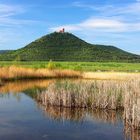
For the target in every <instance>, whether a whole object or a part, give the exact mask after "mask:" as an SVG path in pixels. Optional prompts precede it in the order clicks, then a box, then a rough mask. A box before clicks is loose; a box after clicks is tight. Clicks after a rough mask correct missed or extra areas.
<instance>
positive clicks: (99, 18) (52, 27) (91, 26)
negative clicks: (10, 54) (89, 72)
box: [0, 0, 140, 54]
mask: <svg viewBox="0 0 140 140" xmlns="http://www.w3.org/2000/svg"><path fill="white" fill-rule="evenodd" d="M62 27H65V28H66V30H67V31H68V32H71V33H73V34H75V35H77V36H79V37H80V38H82V39H84V40H86V41H87V42H90V43H94V44H106V45H108V44H109V45H115V46H117V47H119V48H121V49H124V50H126V51H129V52H133V53H137V54H140V45H139V44H140V0H22V1H19V0H0V50H4V49H18V48H21V47H24V46H25V45H26V44H28V43H30V42H31V41H33V40H35V39H37V38H38V37H41V36H43V35H45V34H48V33H51V32H53V31H57V30H59V29H60V28H62Z"/></svg>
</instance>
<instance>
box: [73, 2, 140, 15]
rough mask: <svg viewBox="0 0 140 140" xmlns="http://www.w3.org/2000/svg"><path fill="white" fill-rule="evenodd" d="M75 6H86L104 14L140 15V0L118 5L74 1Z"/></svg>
mask: <svg viewBox="0 0 140 140" xmlns="http://www.w3.org/2000/svg"><path fill="white" fill-rule="evenodd" d="M72 5H73V6H74V7H78V8H85V9H88V10H92V11H95V12H98V15H102V16H118V15H126V14H129V16H130V14H131V15H140V0H137V1H136V2H134V3H129V4H118V5H113V4H110V5H108V4H107V5H103V6H101V5H92V4H88V3H81V2H74V3H73V4H72Z"/></svg>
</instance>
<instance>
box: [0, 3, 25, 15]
mask: <svg viewBox="0 0 140 140" xmlns="http://www.w3.org/2000/svg"><path fill="white" fill-rule="evenodd" d="M22 12H24V8H23V7H22V6H19V5H7V4H0V17H9V16H12V15H16V14H19V13H22Z"/></svg>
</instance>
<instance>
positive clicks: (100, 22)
mask: <svg viewBox="0 0 140 140" xmlns="http://www.w3.org/2000/svg"><path fill="white" fill-rule="evenodd" d="M61 28H65V29H66V30H67V31H85V30H87V31H89V30H90V31H95V30H96V31H98V32H130V31H131V32H132V31H140V22H138V23H126V22H123V21H120V20H115V19H112V18H99V19H96V18H94V17H92V18H89V19H86V20H85V21H82V22H81V23H77V24H71V25H61V26H57V27H52V28H50V30H52V31H57V30H59V29H61Z"/></svg>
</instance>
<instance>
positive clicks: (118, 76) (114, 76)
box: [83, 72, 140, 80]
mask: <svg viewBox="0 0 140 140" xmlns="http://www.w3.org/2000/svg"><path fill="white" fill-rule="evenodd" d="M83 78H84V79H98V80H130V79H135V78H136V79H138V78H139V79H140V73H127V72H84V73H83Z"/></svg>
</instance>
